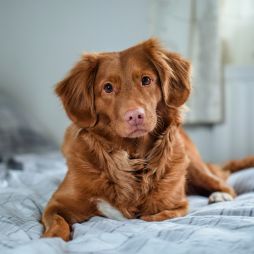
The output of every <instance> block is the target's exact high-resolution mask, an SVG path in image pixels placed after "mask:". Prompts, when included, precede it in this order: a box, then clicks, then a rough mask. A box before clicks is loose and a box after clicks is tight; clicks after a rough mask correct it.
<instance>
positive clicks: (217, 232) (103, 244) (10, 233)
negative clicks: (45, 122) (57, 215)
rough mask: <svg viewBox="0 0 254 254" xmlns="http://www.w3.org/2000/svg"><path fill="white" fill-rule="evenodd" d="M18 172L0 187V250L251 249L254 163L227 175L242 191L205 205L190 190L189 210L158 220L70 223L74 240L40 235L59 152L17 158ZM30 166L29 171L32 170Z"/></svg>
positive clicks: (60, 167)
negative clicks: (7, 184)
mask: <svg viewBox="0 0 254 254" xmlns="http://www.w3.org/2000/svg"><path fill="white" fill-rule="evenodd" d="M18 159H19V160H20V161H22V162H23V164H24V171H23V172H22V173H14V174H13V175H12V180H11V184H10V187H8V188H5V189H1V190H0V253H1V254H4V253H25V254H30V253H43V254H56V253H103V254H106V253H128V254H130V253H174V254H175V253H202V254H204V253H223V254H225V253H231V254H233V253H237V254H241V253H244V254H246V253H254V169H249V170H245V171H242V172H239V173H237V174H234V175H232V176H231V178H230V179H229V181H230V183H231V184H233V185H235V186H236V187H237V190H238V191H239V192H240V193H241V195H240V196H238V197H237V198H236V199H235V200H234V201H232V202H224V203H217V204H213V205H209V206H208V205H207V199H206V198H204V197H200V196H192V197H189V199H190V205H191V206H190V213H189V214H188V215H187V216H186V217H183V218H176V219H172V220H167V221H163V222H144V221H141V220H126V221H115V220H110V219H107V218H101V217H94V218H92V219H91V220H89V221H87V222H84V223H81V224H75V225H74V226H73V232H74V234H73V240H72V241H70V242H67V243H66V242H64V241H62V240H61V239H59V238H52V239H40V235H41V232H42V225H41V224H40V222H39V219H40V216H41V213H42V211H43V208H44V206H45V205H46V203H47V200H48V199H49V197H50V196H51V194H52V192H53V190H55V188H56V187H57V185H58V184H59V182H60V181H61V179H62V178H63V176H64V174H65V171H66V166H65V163H64V161H63V159H62V157H61V156H60V155H59V154H58V153H54V154H49V155H46V156H38V155H26V156H20V157H19V158H18ZM31 172H32V173H31Z"/></svg>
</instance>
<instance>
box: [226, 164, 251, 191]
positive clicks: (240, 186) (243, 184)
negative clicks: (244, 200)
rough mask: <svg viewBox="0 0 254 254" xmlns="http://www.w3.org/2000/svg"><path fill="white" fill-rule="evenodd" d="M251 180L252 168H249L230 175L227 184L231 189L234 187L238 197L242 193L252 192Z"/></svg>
mask: <svg viewBox="0 0 254 254" xmlns="http://www.w3.org/2000/svg"><path fill="white" fill-rule="evenodd" d="M253 179H254V168H249V169H245V170H241V171H239V172H236V173H234V174H232V175H231V176H230V177H229V179H228V183H229V184H230V185H231V186H232V187H234V189H235V190H236V192H237V194H239V195H240V194H243V193H247V192H253V191H254V181H253Z"/></svg>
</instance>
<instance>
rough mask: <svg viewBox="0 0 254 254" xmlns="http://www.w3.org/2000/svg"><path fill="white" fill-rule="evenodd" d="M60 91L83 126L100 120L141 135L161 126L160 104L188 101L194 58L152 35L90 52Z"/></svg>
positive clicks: (125, 132)
mask: <svg viewBox="0 0 254 254" xmlns="http://www.w3.org/2000/svg"><path fill="white" fill-rule="evenodd" d="M56 93H57V94H58V96H60V98H61V100H62V102H63V105H64V107H65V110H66V112H67V114H68V116H69V117H70V119H71V120H72V121H73V122H74V123H76V124H77V125H78V126H79V127H81V128H90V127H94V126H96V125H97V124H98V123H100V124H104V125H105V127H107V128H110V129H111V131H112V132H114V133H115V134H117V135H118V136H120V137H128V138H135V137H140V136H144V135H145V134H147V133H149V132H152V131H153V130H154V129H155V127H156V125H157V122H158V115H159V114H158V110H160V109H161V108H163V111H165V112H167V111H166V110H165V109H170V108H178V107H180V106H182V105H183V104H184V103H185V101H186V100H187V98H188V96H189V93H190V64H189V62H188V61H186V60H185V59H183V58H182V57H180V56H179V55H178V54H176V53H171V52H168V51H166V50H165V49H163V48H162V47H161V46H160V44H159V43H158V41H157V40H155V39H150V40H147V41H145V42H143V43H141V44H138V45H136V46H134V47H131V48H129V49H127V50H124V51H121V52H112V53H96V54H85V55H84V56H82V58H81V60H80V61H79V62H78V63H77V64H76V65H75V66H74V68H73V69H72V70H71V71H70V73H69V74H68V75H67V77H66V78H65V79H64V80H63V81H61V82H60V83H59V84H58V85H57V87H56Z"/></svg>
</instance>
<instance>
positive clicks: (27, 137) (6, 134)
mask: <svg viewBox="0 0 254 254" xmlns="http://www.w3.org/2000/svg"><path fill="white" fill-rule="evenodd" d="M55 149H57V145H56V144H55V142H53V141H52V140H51V139H50V138H49V136H48V135H47V132H46V131H45V129H44V128H43V127H42V125H40V123H38V122H37V121H36V119H34V118H33V117H31V116H30V115H28V114H26V113H25V112H24V110H22V108H21V107H20V106H19V105H18V104H17V103H16V101H15V100H13V99H12V98H11V97H9V96H7V94H5V93H4V92H3V91H0V157H7V156H11V155H13V154H17V153H43V152H48V151H49V150H55Z"/></svg>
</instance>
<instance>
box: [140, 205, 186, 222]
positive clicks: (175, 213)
mask: <svg viewBox="0 0 254 254" xmlns="http://www.w3.org/2000/svg"><path fill="white" fill-rule="evenodd" d="M187 211H188V203H187V202H186V204H185V205H183V206H182V207H179V208H176V209H173V210H164V211H161V212H159V213H156V214H153V215H144V216H141V219H142V220H145V221H163V220H167V219H173V218H176V217H181V216H184V215H186V214H187Z"/></svg>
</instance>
